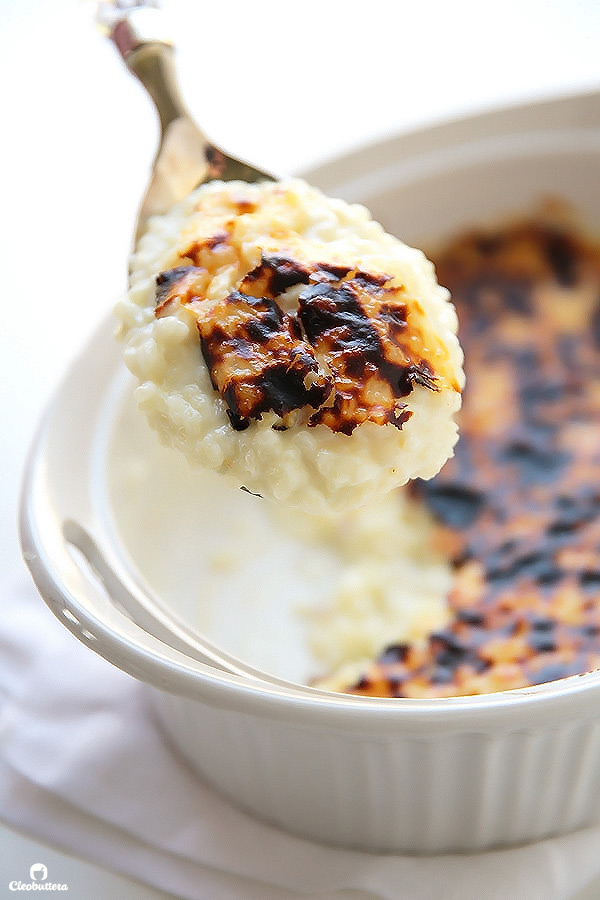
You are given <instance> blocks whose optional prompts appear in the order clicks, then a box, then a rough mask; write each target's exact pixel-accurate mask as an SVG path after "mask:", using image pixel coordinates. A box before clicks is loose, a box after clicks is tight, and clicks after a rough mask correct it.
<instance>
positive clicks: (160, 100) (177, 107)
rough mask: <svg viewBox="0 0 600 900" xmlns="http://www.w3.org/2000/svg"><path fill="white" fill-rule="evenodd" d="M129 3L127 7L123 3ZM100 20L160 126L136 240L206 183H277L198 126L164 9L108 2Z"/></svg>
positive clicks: (123, 0)
mask: <svg viewBox="0 0 600 900" xmlns="http://www.w3.org/2000/svg"><path fill="white" fill-rule="evenodd" d="M125 3H126V5H125ZM98 21H99V24H100V27H101V28H102V30H103V31H104V32H105V33H107V34H108V35H109V37H110V38H111V40H112V42H113V43H114V45H115V46H116V48H117V50H118V51H119V53H120V55H121V57H122V59H123V61H124V62H125V64H126V66H127V68H128V69H129V70H130V72H132V73H133V74H134V75H135V76H136V77H137V78H138V79H139V81H140V82H141V84H142V85H143V86H144V87H145V89H146V91H147V92H148V94H149V95H150V97H151V98H152V100H153V101H154V105H155V106H156V109H157V112H158V117H159V122H160V138H159V145H158V152H157V155H156V158H155V160H154V165H153V169H152V175H151V178H150V182H149V184H148V187H147V189H146V194H145V196H144V198H143V201H142V204H141V207H140V211H139V214H138V220H137V225H136V229H135V242H137V240H138V238H139V237H140V235H141V234H142V233H143V231H144V229H145V226H146V223H147V221H148V218H149V217H150V216H152V215H157V214H161V213H166V212H167V211H168V210H169V209H171V207H172V206H174V204H176V203H178V202H179V201H180V200H183V199H184V198H185V197H187V195H188V194H189V193H191V191H193V190H194V188H196V187H199V186H200V185H201V184H205V183H206V182H208V181H213V180H215V179H219V180H221V181H245V182H248V183H254V182H257V181H274V180H276V179H275V178H274V177H273V175H270V174H269V173H267V172H264V171H263V170H262V169H257V168H255V167H254V166H251V165H249V164H248V163H245V162H242V161H241V160H239V159H235V158H234V157H232V156H228V155H227V154H226V153H224V152H223V151H222V150H221V149H220V148H219V147H217V146H216V145H215V144H213V143H212V142H211V141H210V140H209V139H208V138H207V137H206V135H205V134H204V132H203V131H202V129H201V128H200V127H199V126H198V125H197V124H196V122H195V121H194V119H193V118H192V116H191V114H190V113H189V111H188V109H187V107H186V106H185V103H184V101H183V99H182V97H181V93H180V90H179V86H178V82H177V75H176V71H175V51H174V47H173V43H172V42H171V40H170V39H169V38H167V37H166V36H165V23H164V19H163V17H162V13H161V11H160V10H159V9H158V8H157V6H155V5H150V3H148V2H143V0H141V2H138V3H134V4H133V5H132V4H130V3H127V0H121V2H119V0H115V2H112V3H109V2H104V3H101V4H100V7H99V10H98Z"/></svg>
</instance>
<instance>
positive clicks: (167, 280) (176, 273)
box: [156, 266, 201, 305]
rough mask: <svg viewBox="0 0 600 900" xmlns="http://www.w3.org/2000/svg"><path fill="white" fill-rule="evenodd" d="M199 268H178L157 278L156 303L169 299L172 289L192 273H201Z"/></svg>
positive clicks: (162, 273)
mask: <svg viewBox="0 0 600 900" xmlns="http://www.w3.org/2000/svg"><path fill="white" fill-rule="evenodd" d="M200 271H201V270H200V269H198V268H197V266H176V267H175V268H174V269H168V270H167V271H166V272H160V273H159V274H158V275H157V276H156V303H157V305H158V304H159V303H162V302H163V301H164V300H166V299H167V297H168V295H169V292H170V291H171V288H172V287H173V286H174V285H175V284H177V282H178V281H181V279H182V278H184V277H185V276H186V275H190V274H191V273H192V272H200Z"/></svg>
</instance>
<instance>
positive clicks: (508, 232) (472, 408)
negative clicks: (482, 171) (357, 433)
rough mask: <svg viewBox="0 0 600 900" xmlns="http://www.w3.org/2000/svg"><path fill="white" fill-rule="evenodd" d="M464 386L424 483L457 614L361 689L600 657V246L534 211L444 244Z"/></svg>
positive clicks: (448, 687) (575, 669) (412, 687)
mask: <svg viewBox="0 0 600 900" xmlns="http://www.w3.org/2000/svg"><path fill="white" fill-rule="evenodd" d="M437 270H438V277H439V280H440V282H441V283H442V284H445V285H446V286H447V287H449V288H450V290H451V292H452V296H453V300H454V303H455V305H456V307H457V311H458V315H459V321H460V323H461V326H460V334H459V337H460V340H461V343H462V345H463V348H464V351H465V359H466V366H465V368H466V377H467V388H466V390H465V394H464V401H463V407H462V411H461V413H460V416H459V428H460V435H461V437H460V440H459V443H458V445H457V448H456V453H455V456H454V458H453V459H452V460H450V461H449V462H448V463H447V464H446V466H445V467H444V468H443V469H442V471H441V473H440V474H439V475H438V476H437V477H436V478H434V479H432V480H431V481H429V482H426V483H420V484H417V485H415V486H414V487H413V488H412V491H413V493H414V494H415V495H416V497H417V499H418V500H419V501H420V502H425V503H426V504H427V505H428V506H429V508H430V509H431V511H432V513H433V515H434V517H435V518H436V520H437V522H438V523H439V525H438V529H437V534H436V546H437V547H438V548H441V549H442V550H444V552H445V553H446V555H447V558H448V559H449V560H451V562H452V565H453V567H454V570H455V575H454V583H453V587H452V590H451V593H450V596H449V604H450V609H451V616H452V617H451V621H450V623H449V625H448V627H447V628H445V629H444V630H443V631H441V632H439V633H436V634H432V635H431V636H430V638H429V639H428V641H425V642H423V643H422V644H419V645H414V646H408V645H402V646H392V647H389V648H388V649H387V650H386V651H385V653H384V654H383V655H382V656H381V658H380V659H379V660H378V661H377V662H376V663H375V664H373V666H372V667H371V668H369V670H368V671H366V672H365V674H364V677H363V678H362V680H361V681H360V682H359V683H358V684H356V685H354V686H352V687H351V688H350V692H353V693H358V694H364V695H370V696H392V697H445V696H455V695H466V694H480V693H487V692H490V691H498V690H506V689H510V688H518V687H524V686H527V685H532V684H538V683H542V682H546V681H553V680H555V679H558V678H563V677H565V676H568V675H573V674H578V673H582V672H586V671H589V670H591V669H594V668H598V667H600V480H599V473H600V246H598V245H596V244H594V243H592V241H590V240H587V239H585V238H583V237H582V236H580V235H578V234H577V233H575V232H574V231H572V230H568V229H567V228H566V227H561V226H558V225H556V224H552V223H545V222H543V221H535V222H527V223H522V224H519V225H515V226H511V227H507V228H505V229H502V230H498V231H494V232H489V233H487V232H486V233H479V232H478V233H472V234H469V235H467V236H465V237H463V238H461V239H459V240H457V241H456V242H454V243H453V244H451V245H450V246H448V247H447V249H446V250H445V251H443V252H442V253H440V254H439V256H438V258H437Z"/></svg>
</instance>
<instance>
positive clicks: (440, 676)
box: [430, 664, 454, 684]
mask: <svg viewBox="0 0 600 900" xmlns="http://www.w3.org/2000/svg"><path fill="white" fill-rule="evenodd" d="M453 678H454V667H453V666H444V665H442V664H438V665H437V666H436V667H435V669H434V670H433V672H432V673H431V676H430V680H431V683H432V684H449V683H450V682H451V681H452V679H453Z"/></svg>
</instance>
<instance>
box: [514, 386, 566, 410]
mask: <svg viewBox="0 0 600 900" xmlns="http://www.w3.org/2000/svg"><path fill="white" fill-rule="evenodd" d="M565 390H566V385H565V383H564V382H563V381H534V382H530V383H525V384H523V385H522V386H521V388H520V391H519V393H520V396H521V402H522V403H523V405H524V406H529V405H535V404H538V403H556V402H557V401H559V400H561V399H562V398H563V397H564V394H565Z"/></svg>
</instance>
